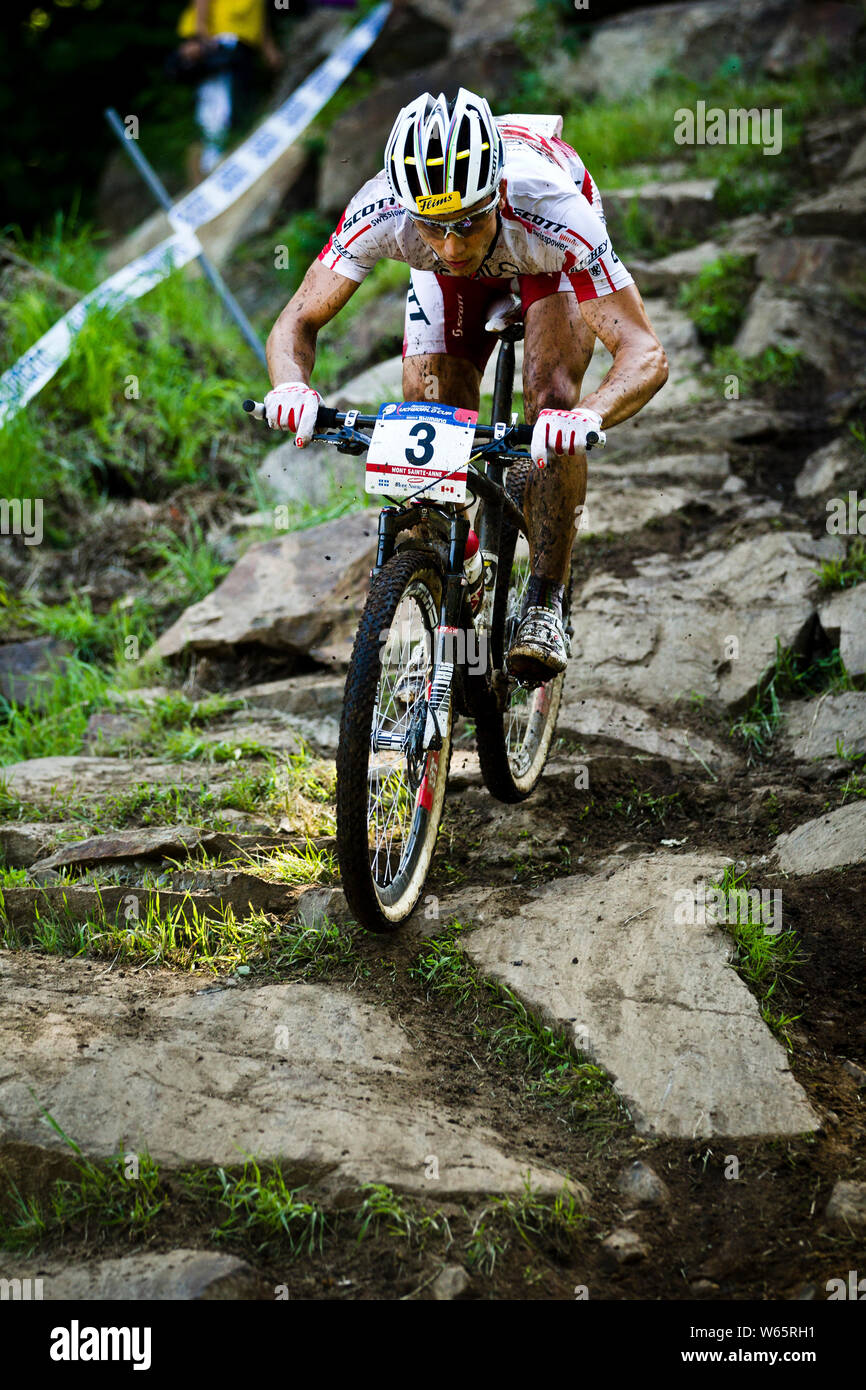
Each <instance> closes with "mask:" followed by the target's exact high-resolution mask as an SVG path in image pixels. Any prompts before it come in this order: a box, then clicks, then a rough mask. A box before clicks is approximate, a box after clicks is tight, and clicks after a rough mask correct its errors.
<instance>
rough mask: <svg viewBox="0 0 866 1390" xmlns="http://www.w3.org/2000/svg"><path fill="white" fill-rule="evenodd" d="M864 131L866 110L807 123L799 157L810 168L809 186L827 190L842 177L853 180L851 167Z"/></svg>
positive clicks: (845, 112)
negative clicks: (850, 162) (850, 164)
mask: <svg viewBox="0 0 866 1390" xmlns="http://www.w3.org/2000/svg"><path fill="white" fill-rule="evenodd" d="M864 132H866V111H863V110H855V111H834V112H833V114H832V115H830V116H821V117H819V118H818V119H817V120H816V119H812V120H807V121H806V122H805V123H804V126H803V133H802V136H801V137H800V149H799V151H798V154H799V157H800V158H801V160H802V162H803V164H804V165H807V166H808V169H809V183H810V184H811V185H812V186H813V187H816V188H827V187H828V186H829V185H830V184H834V183H836V182H837V181H838V180H839V179H840V178H841V179H842V180H845V179H846V178H851V177H853V174H854V172H855V171H854V170H851V169H849V167H848V165H849V161H850V159H851V158H852V156H853V154H854V151H855V150H856V149H857V145H858V143H859V141H860V139H861V137H862V136H863V134H864ZM840 170H841V171H842V172H841V174H840Z"/></svg>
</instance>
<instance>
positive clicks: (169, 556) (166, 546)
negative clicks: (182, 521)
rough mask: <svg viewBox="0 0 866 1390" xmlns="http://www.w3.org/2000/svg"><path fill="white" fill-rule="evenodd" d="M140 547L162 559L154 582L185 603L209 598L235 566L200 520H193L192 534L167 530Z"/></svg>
mask: <svg viewBox="0 0 866 1390" xmlns="http://www.w3.org/2000/svg"><path fill="white" fill-rule="evenodd" d="M140 549H141V550H142V551H143V552H145V553H146V554H148V555H149V556H150V557H151V558H152V559H153V560H154V561H156V560H162V562H163V563H162V566H161V567H160V569H158V570H157V571H156V573H155V574H154V575H153V582H154V583H155V584H162V585H164V586H165V587H166V588H167V589H168V590H170V591H171V593H172V594H174V595H175V596H176V599H177V602H178V603H179V604H181V605H182V606H183V607H186V606H188V605H189V604H191V603H198V602H199V600H200V599H203V598H206V597H207V595H208V594H210V593H212V592H213V590H214V589H215V588H216V586H217V585H218V584H219V582H220V580H221V579H223V578H224V576H225V575H226V574H227V573H228V571H229V569H230V568H231V566H230V565H229V564H227V562H226V561H225V560H222V559H221V558H220V556H219V555H218V554H217V552H216V550H215V548H214V545H213V543H212V542H211V541H209V540H207V538H206V537H205V535H204V532H203V531H202V528H201V526H200V525H199V524H198V522H194V523H193V524H192V526H191V527H190V529H189V535H188V536H178V535H177V534H176V533H175V532H174V531H166V532H165V534H164V535H163V536H156V537H150V538H148V540H146V541H144V542H142V545H141V546H140Z"/></svg>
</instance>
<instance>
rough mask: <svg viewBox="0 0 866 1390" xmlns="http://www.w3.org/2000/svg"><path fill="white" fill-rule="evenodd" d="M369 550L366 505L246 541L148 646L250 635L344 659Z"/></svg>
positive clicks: (163, 652) (174, 648)
mask: <svg viewBox="0 0 866 1390" xmlns="http://www.w3.org/2000/svg"><path fill="white" fill-rule="evenodd" d="M375 553H376V514H375V512H373V511H372V510H365V511H362V512H356V513H353V514H351V515H349V516H343V517H338V518H337V520H336V521H327V522H325V523H324V524H323V525H321V526H311V527H310V528H309V529H308V530H306V531H292V532H290V533H289V534H287V535H285V536H280V537H278V538H277V539H275V540H269V541H261V542H259V543H258V544H256V545H251V546H250V548H249V550H248V551H247V552H246V554H245V555H244V556H243V557H242V559H240V560H239V561H238V562H237V564H236V565H235V566H234V568H233V569H232V570H231V571H230V573H229V574H228V575H227V576H226V578H225V579H224V580H223V582H222V584H220V585H219V586H218V587H217V588H216V589H215V590H214V591H213V593H212V594H209V595H208V596H207V598H205V599H202V601H201V602H200V603H196V604H193V606H192V607H191V608H188V609H187V610H186V612H185V613H183V614H182V615H181V617H180V618H179V619H178V621H177V622H176V623H175V624H174V625H173V626H172V627H170V628H169V629H168V631H167V632H164V633H163V634H162V636H161V637H160V638H159V641H158V642H156V643H155V644H154V646H153V647H152V648H151V651H153V652H154V654H155V655H157V656H161V657H170V656H176V655H178V654H179V653H180V652H182V651H185V650H188V649H192V650H196V651H215V650H220V649H222V650H224V651H228V650H230V649H231V648H233V647H235V646H236V645H237V644H239V643H247V642H251V643H257V644H258V645H260V646H264V647H270V648H282V649H286V650H288V651H289V652H294V653H296V654H299V655H300V654H306V653H309V654H310V655H312V656H313V657H314V658H315V659H316V660H321V661H327V660H333V659H335V658H336V659H338V660H344V659H348V655H349V652H350V650H351V640H352V638H353V636H354V632H355V629H356V628H357V625H358V619H359V617H360V614H361V609H362V608H363V604H364V599H365V597H366V592H367V586H368V583H369V572H370V567H371V565H372V564H373V562H374V559H375Z"/></svg>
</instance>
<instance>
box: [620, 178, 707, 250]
mask: <svg viewBox="0 0 866 1390" xmlns="http://www.w3.org/2000/svg"><path fill="white" fill-rule="evenodd" d="M717 186H718V180H717V179H681V180H679V181H677V182H674V183H662V182H652V183H645V184H642V185H641V187H639V188H610V189H607V190H606V191H605V190H603V194H604V210H605V214H606V216H607V225H608V228H609V230H610V234H611V236H612V238H613V242H614V246H616V245H617V243H618V242H619V241H620V240H622V237H623V235H624V233H625V229H626V216H627V214H629V212H630V211H631V209H633V208H634V209H635V210H636V212H637V215H638V216H639V217H640V218H641V220H642V221H644V222H646V224H647V225H648V226H649V228H650V230H651V234H652V237H653V240H654V241H668V240H674V239H677V240H679V239H685V238H689V237H705V236H706V235H707V233H708V232H711V231H712V229H713V227H714V225H715V223H716V222H717V220H718V216H719V213H718V209H717V207H716V201H715V199H716V188H717Z"/></svg>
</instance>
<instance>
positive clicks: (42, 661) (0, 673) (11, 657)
mask: <svg viewBox="0 0 866 1390" xmlns="http://www.w3.org/2000/svg"><path fill="white" fill-rule="evenodd" d="M74 651H75V648H74V647H73V645H72V643H71V642H62V641H60V640H59V639H58V638H56V637H34V638H33V639H32V640H30V641H27V642H6V643H5V644H4V645H3V646H0V695H2V696H3V698H4V699H6V700H10V701H12V702H13V703H14V704H16V705H29V706H30V707H31V708H32V709H35V710H41V709H44V708H45V706H46V703H47V701H46V688H47V689H48V690H50V689H51V688H52V687H53V685H54V682H55V680H56V679H57V677H58V676H59V675H62V673H63V668H64V665H65V664H66V658H67V657H70V656H72V654H73V652H74Z"/></svg>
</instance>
